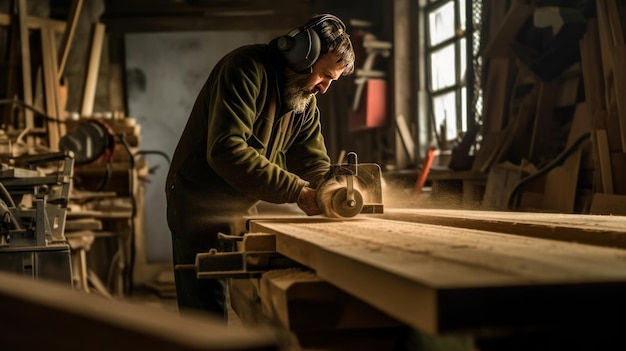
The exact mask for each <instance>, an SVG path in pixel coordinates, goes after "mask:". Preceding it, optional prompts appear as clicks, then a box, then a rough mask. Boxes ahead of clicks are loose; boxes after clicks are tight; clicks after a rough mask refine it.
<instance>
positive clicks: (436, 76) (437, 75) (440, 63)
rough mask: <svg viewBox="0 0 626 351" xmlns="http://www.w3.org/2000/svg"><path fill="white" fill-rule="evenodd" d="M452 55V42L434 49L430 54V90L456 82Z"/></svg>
mask: <svg viewBox="0 0 626 351" xmlns="http://www.w3.org/2000/svg"><path fill="white" fill-rule="evenodd" d="M454 56H455V55H454V44H450V45H448V46H445V47H444V48H442V49H439V50H437V51H434V52H433V53H432V54H431V55H430V65H431V66H430V67H431V71H430V72H431V88H432V90H434V91H437V90H439V89H442V88H445V87H449V86H452V85H454V83H455V82H456V67H455V64H454Z"/></svg>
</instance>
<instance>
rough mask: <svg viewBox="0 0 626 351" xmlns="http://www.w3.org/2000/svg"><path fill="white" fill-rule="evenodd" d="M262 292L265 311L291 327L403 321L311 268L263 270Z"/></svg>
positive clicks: (368, 325) (373, 325) (354, 326)
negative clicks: (369, 303)
mask: <svg viewBox="0 0 626 351" xmlns="http://www.w3.org/2000/svg"><path fill="white" fill-rule="evenodd" d="M259 296H260V297H261V301H262V304H263V305H262V310H263V313H264V314H265V315H266V316H268V317H269V318H270V319H272V320H274V321H276V322H278V323H279V324H280V325H281V326H283V327H285V328H287V329H289V330H292V331H314V330H328V329H332V330H338V329H360V328H389V327H396V326H400V325H402V324H401V323H399V322H398V321H396V320H394V319H393V318H390V317H389V316H387V315H386V314H384V313H382V312H380V311H378V310H376V309H374V308H373V307H372V306H370V305H367V304H366V303H364V302H363V301H360V300H358V299H355V298H354V297H353V296H350V295H348V294H346V293H345V292H343V291H341V290H339V289H337V288H336V287H334V286H333V285H330V284H328V283H327V282H325V281H324V280H322V279H321V278H320V277H318V276H316V275H315V274H314V272H311V271H308V270H301V269H282V270H273V271H268V272H267V273H264V274H263V277H262V278H261V282H260V289H259Z"/></svg>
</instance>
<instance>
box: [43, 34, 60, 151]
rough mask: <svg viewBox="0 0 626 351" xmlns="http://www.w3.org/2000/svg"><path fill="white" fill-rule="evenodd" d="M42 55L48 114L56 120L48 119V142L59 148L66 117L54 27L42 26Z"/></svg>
mask: <svg viewBox="0 0 626 351" xmlns="http://www.w3.org/2000/svg"><path fill="white" fill-rule="evenodd" d="M41 56H42V61H43V83H44V95H45V100H46V114H47V115H48V116H49V117H52V118H53V119H54V120H49V121H47V125H48V142H49V145H48V146H49V147H50V150H51V151H58V150H59V141H60V140H61V136H62V135H64V134H65V125H63V124H62V123H61V121H63V120H64V119H65V118H64V117H65V114H64V112H63V111H62V110H63V107H62V106H61V101H60V91H59V88H60V85H59V80H58V79H57V76H58V75H57V72H58V71H57V69H58V64H57V51H56V37H55V33H54V31H53V30H52V28H50V27H47V26H43V27H42V28H41Z"/></svg>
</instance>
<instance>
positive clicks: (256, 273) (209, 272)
mask: <svg viewBox="0 0 626 351" xmlns="http://www.w3.org/2000/svg"><path fill="white" fill-rule="evenodd" d="M300 266H301V265H300V264H299V263H297V262H295V261H293V260H291V259H289V258H287V257H285V256H283V255H281V254H279V253H277V252H276V236H275V235H274V234H265V233H247V234H245V235H244V236H243V240H242V247H241V250H240V251H236V252H218V251H217V250H215V249H212V250H211V251H209V252H205V253H199V254H197V255H196V263H195V265H194V266H193V267H194V268H195V270H196V276H197V278H198V279H209V278H258V277H260V276H261V275H262V274H263V273H265V272H267V271H268V270H271V269H281V268H290V267H300ZM177 268H179V269H180V268H182V269H184V268H185V267H177ZM186 268H191V267H186Z"/></svg>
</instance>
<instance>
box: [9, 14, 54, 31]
mask: <svg viewBox="0 0 626 351" xmlns="http://www.w3.org/2000/svg"><path fill="white" fill-rule="evenodd" d="M25 18H26V27H27V28H28V29H41V28H42V27H43V26H51V27H52V28H53V29H54V31H56V32H63V31H64V30H65V25H66V24H65V22H64V21H58V20H54V19H49V18H42V17H34V16H26V17H25ZM10 24H11V17H10V16H9V15H8V14H6V13H0V26H8V25H10Z"/></svg>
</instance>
